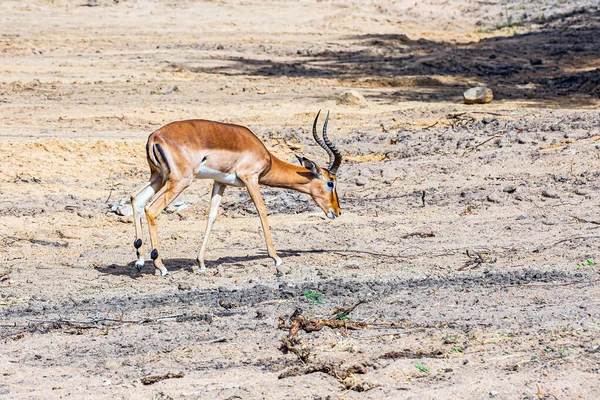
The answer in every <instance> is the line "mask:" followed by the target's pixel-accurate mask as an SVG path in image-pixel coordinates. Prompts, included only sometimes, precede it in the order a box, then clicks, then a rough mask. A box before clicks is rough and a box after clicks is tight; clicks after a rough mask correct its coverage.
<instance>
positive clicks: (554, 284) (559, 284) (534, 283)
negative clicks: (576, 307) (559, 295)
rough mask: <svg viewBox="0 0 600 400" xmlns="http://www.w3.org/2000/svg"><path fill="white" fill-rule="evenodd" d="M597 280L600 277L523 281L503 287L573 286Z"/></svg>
mask: <svg viewBox="0 0 600 400" xmlns="http://www.w3.org/2000/svg"><path fill="white" fill-rule="evenodd" d="M596 282H600V278H595V279H592V280H589V281H572V282H560V283H553V282H531V283H523V284H518V283H517V284H513V285H503V286H502V288H503V289H505V288H511V287H520V288H522V287H544V286H551V287H554V286H571V285H580V284H586V283H587V284H590V285H591V284H593V283H596Z"/></svg>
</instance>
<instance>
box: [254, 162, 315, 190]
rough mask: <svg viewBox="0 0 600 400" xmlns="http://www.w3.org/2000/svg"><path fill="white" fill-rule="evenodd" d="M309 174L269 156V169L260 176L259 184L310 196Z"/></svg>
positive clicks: (301, 168) (302, 168)
mask: <svg viewBox="0 0 600 400" xmlns="http://www.w3.org/2000/svg"><path fill="white" fill-rule="evenodd" d="M310 176H311V173H310V172H309V171H308V170H307V169H306V168H304V167H300V166H296V165H294V164H290V163H287V162H285V161H281V160H280V159H278V158H277V157H275V156H274V155H271V168H270V169H269V171H268V172H267V173H266V174H264V175H263V176H262V178H261V179H260V183H261V184H263V185H267V186H272V187H279V188H284V189H293V190H296V191H298V192H301V193H307V194H310V188H309V185H308V184H309V183H310V182H311V180H312V179H311V177H310Z"/></svg>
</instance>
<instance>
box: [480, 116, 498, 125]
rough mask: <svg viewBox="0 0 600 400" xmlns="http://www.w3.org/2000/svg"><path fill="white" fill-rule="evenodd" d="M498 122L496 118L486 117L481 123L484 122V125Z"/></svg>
mask: <svg viewBox="0 0 600 400" xmlns="http://www.w3.org/2000/svg"><path fill="white" fill-rule="evenodd" d="M496 121H498V118H496V117H485V118H484V119H482V120H481V122H483V123H484V124H486V125H487V124H491V123H492V122H496Z"/></svg>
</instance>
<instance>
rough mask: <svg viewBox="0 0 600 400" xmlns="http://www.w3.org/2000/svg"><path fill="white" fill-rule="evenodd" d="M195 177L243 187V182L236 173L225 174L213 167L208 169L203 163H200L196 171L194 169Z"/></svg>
mask: <svg viewBox="0 0 600 400" xmlns="http://www.w3.org/2000/svg"><path fill="white" fill-rule="evenodd" d="M196 178H198V179H212V180H214V181H217V182H219V183H224V184H226V185H231V186H237V187H244V186H246V185H244V182H242V181H241V180H240V178H238V177H237V175H236V174H226V173H223V172H221V171H216V170H214V169H210V168H207V167H205V166H204V165H200V168H198V171H196Z"/></svg>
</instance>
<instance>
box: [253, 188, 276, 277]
mask: <svg viewBox="0 0 600 400" xmlns="http://www.w3.org/2000/svg"><path fill="white" fill-rule="evenodd" d="M244 183H245V184H246V188H247V189H248V193H249V194H250V198H251V199H252V201H253V202H254V205H255V206H256V211H258V216H259V217H260V223H261V225H262V228H263V232H264V234H265V242H267V252H268V253H269V257H271V258H272V259H273V260H274V261H275V266H276V267H277V266H280V265H281V264H282V263H283V261H282V260H281V258H279V257H278V256H277V253H276V252H275V246H273V238H272V237H271V230H270V229H269V222H268V221H267V207H266V206H265V202H264V201H263V199H262V196H261V194H260V187H259V186H258V181H255V180H251V181H249V182H244Z"/></svg>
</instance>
